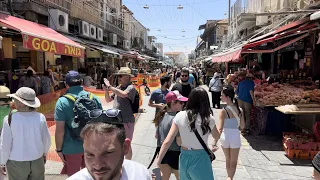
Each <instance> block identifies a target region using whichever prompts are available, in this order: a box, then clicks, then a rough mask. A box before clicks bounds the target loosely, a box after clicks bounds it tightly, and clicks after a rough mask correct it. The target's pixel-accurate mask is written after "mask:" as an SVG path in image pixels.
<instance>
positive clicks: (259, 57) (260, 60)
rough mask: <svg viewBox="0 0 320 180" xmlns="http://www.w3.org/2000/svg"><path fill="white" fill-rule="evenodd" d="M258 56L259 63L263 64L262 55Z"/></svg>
mask: <svg viewBox="0 0 320 180" xmlns="http://www.w3.org/2000/svg"><path fill="white" fill-rule="evenodd" d="M257 56H258V63H262V54H261V53H259V54H258V55H257Z"/></svg>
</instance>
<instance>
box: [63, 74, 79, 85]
mask: <svg viewBox="0 0 320 180" xmlns="http://www.w3.org/2000/svg"><path fill="white" fill-rule="evenodd" d="M79 81H81V76H80V74H79V72H77V71H69V72H68V73H67V75H66V83H67V84H68V86H74V85H75V84H76V83H78V82H79Z"/></svg>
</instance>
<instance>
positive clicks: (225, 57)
mask: <svg viewBox="0 0 320 180" xmlns="http://www.w3.org/2000/svg"><path fill="white" fill-rule="evenodd" d="M241 51H242V46H241V47H238V48H235V49H232V50H229V51H225V52H221V53H218V54H215V55H213V56H212V62H214V63H222V62H231V61H232V62H238V60H239V59H240V56H241Z"/></svg>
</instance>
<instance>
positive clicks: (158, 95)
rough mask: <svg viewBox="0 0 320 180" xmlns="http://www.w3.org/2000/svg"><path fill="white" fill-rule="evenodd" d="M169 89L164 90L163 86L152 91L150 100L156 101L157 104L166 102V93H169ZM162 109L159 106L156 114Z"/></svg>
mask: <svg viewBox="0 0 320 180" xmlns="http://www.w3.org/2000/svg"><path fill="white" fill-rule="evenodd" d="M168 92H169V90H165V91H162V90H161V88H159V89H156V90H155V91H153V92H152V94H151V97H150V101H152V102H154V103H155V104H160V103H163V104H165V103H166V95H167V94H168ZM159 111H160V109H159V108H156V114H157V113H158V112H159Z"/></svg>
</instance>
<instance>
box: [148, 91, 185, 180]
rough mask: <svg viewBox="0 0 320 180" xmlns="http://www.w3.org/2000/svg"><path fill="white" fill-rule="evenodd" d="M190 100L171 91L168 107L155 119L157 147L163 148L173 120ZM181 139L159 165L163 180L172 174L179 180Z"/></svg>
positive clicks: (175, 142)
mask: <svg viewBox="0 0 320 180" xmlns="http://www.w3.org/2000/svg"><path fill="white" fill-rule="evenodd" d="M186 101H188V98H186V97H183V96H182V95H181V94H180V93H179V91H171V92H169V93H168V94H167V95H166V102H167V104H166V106H165V108H164V109H163V110H162V111H160V112H159V113H158V114H157V116H156V118H155V119H154V121H153V122H154V123H155V126H156V128H157V146H158V147H161V145H162V143H163V141H164V140H165V138H166V137H167V135H168V133H169V131H170V128H171V126H172V123H173V119H174V117H175V116H176V114H177V112H179V111H181V110H182V108H183V106H184V103H185V102H186ZM180 145H181V139H180V136H179V135H177V136H176V138H175V141H173V142H172V144H171V145H170V147H169V150H168V151H167V152H166V154H165V155H164V157H163V159H162V161H161V164H160V165H159V167H160V171H161V174H162V180H169V179H170V175H171V172H173V173H174V175H175V176H176V179H177V180H179V172H178V170H179V156H180V148H181V147H180Z"/></svg>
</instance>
